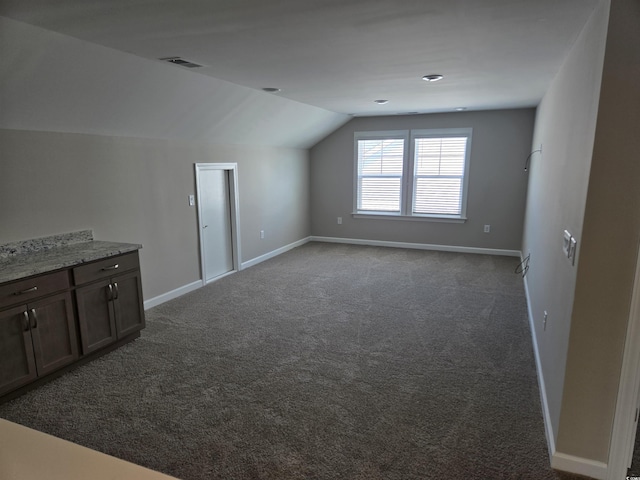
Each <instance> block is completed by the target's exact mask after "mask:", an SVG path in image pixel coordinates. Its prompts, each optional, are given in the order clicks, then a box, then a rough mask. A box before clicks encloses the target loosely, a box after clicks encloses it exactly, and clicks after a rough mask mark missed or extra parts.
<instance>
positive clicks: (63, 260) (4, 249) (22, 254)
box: [0, 230, 142, 283]
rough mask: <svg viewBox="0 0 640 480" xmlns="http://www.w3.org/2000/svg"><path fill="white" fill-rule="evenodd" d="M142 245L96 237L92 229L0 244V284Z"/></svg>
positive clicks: (105, 256)
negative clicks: (101, 239)
mask: <svg viewBox="0 0 640 480" xmlns="http://www.w3.org/2000/svg"><path fill="white" fill-rule="evenodd" d="M140 248H142V245H139V244H134V243H118V242H104V241H99V240H93V234H92V233H91V231H90V230H84V231H81V232H73V233H71V234H65V235H55V236H51V237H43V238H39V239H33V240H27V241H23V242H16V243H12V244H5V245H0V283H4V282H10V281H13V280H19V279H21V278H26V277H30V276H32V275H38V274H41V273H47V272H53V271H54V270H60V269H62V268H69V267H73V266H76V265H80V264H81V263H86V262H91V261H93V260H100V259H102V258H108V257H113V256H115V255H120V254H122V253H128V252H133V251H135V250H138V249H140Z"/></svg>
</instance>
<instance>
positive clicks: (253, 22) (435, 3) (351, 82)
mask: <svg viewBox="0 0 640 480" xmlns="http://www.w3.org/2000/svg"><path fill="white" fill-rule="evenodd" d="M599 1H600V0H535V1H534V0H57V1H55V2H52V1H51V0H2V2H0V15H2V16H5V17H9V18H12V19H15V20H19V21H22V22H25V23H29V24H33V25H36V26H39V27H42V28H45V29H49V30H53V31H56V32H59V33H63V34H66V35H70V36H72V37H76V38H79V39H82V40H86V41H89V42H92V43H96V44H99V45H103V46H107V47H111V48H114V49H116V50H121V51H124V52H129V53H132V54H134V55H137V56H140V57H145V58H148V59H158V58H161V57H169V56H180V57H183V58H185V59H187V60H190V61H193V62H196V63H200V64H203V65H205V67H204V68H201V69H198V70H192V72H194V75H198V74H204V75H209V76H211V77H215V78H218V79H223V80H226V81H229V82H232V83H235V84H238V85H243V86H246V87H250V88H254V89H260V88H262V87H279V88H281V89H282V91H281V92H280V93H277V94H276V95H279V96H282V97H285V98H288V99H291V100H295V101H298V102H302V103H306V104H309V105H313V106H316V107H320V108H323V109H326V110H330V111H333V112H338V113H347V114H356V115H386V114H392V113H406V112H420V113H428V112H441V111H451V110H454V109H455V108H456V107H466V108H467V109H469V110H474V109H489V108H516V107H526V106H534V105H536V104H537V103H538V102H539V100H540V99H541V97H542V95H543V94H544V92H545V90H546V88H547V86H548V84H549V82H550V81H551V80H552V79H553V77H554V75H555V73H556V72H557V71H558V68H559V67H560V65H561V63H562V61H563V59H564V56H565V55H566V53H567V52H568V50H569V48H570V47H571V45H572V43H573V41H574V40H575V39H576V37H577V36H578V34H579V33H580V31H581V29H582V27H583V26H584V25H585V23H586V21H587V19H588V17H589V15H590V14H591V12H592V11H593V10H594V8H595V6H596V5H597V4H598V2H599ZM166 68H183V67H178V66H175V65H168V64H167V65H166ZM432 73H438V74H442V75H444V76H445V78H444V79H443V80H441V81H440V82H437V83H427V82H424V81H422V80H421V77H422V76H423V75H426V74H432ZM376 99H387V100H389V103H387V104H386V105H376V104H374V103H373V101H374V100H376Z"/></svg>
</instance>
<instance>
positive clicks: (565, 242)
mask: <svg viewBox="0 0 640 480" xmlns="http://www.w3.org/2000/svg"><path fill="white" fill-rule="evenodd" d="M570 246H571V234H570V233H569V231H568V230H565V231H564V236H563V238H562V251H563V252H564V254H565V255H566V256H567V257H568V256H569V247H570Z"/></svg>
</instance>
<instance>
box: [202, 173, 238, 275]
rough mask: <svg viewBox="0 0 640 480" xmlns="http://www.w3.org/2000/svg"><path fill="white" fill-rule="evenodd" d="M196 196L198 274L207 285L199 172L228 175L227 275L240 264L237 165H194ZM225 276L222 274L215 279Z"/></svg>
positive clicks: (235, 270)
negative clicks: (229, 255) (229, 259)
mask: <svg viewBox="0 0 640 480" xmlns="http://www.w3.org/2000/svg"><path fill="white" fill-rule="evenodd" d="M194 166H195V172H196V194H197V201H198V241H199V243H200V274H201V276H202V285H205V284H206V283H207V275H206V265H205V251H204V238H203V235H202V229H203V228H204V227H203V224H202V202H201V201H200V198H201V195H200V172H202V171H203V170H224V171H226V172H227V174H228V175H229V205H230V207H231V249H232V256H233V270H231V271H230V272H228V273H227V274H229V273H233V272H237V271H239V270H240V269H241V265H242V263H241V262H240V203H239V195H238V164H237V163H196V164H194ZM227 274H223V275H221V276H220V277H216V279H218V278H221V277H223V276H225V275H227Z"/></svg>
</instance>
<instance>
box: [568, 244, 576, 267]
mask: <svg viewBox="0 0 640 480" xmlns="http://www.w3.org/2000/svg"><path fill="white" fill-rule="evenodd" d="M577 246H578V242H577V241H576V239H575V238H573V237H571V241H570V243H569V255H568V257H569V260H570V261H571V265H573V264H575V263H576V248H577Z"/></svg>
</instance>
